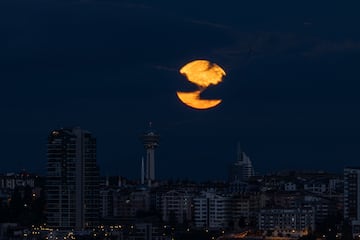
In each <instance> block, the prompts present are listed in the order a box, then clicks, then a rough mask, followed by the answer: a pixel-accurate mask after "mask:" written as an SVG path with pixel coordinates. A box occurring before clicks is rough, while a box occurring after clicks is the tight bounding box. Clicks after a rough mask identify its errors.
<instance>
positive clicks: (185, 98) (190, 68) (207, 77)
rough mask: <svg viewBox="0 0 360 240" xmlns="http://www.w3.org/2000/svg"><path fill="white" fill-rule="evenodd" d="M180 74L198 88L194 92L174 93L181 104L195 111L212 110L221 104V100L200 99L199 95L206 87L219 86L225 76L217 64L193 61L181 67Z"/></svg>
mask: <svg viewBox="0 0 360 240" xmlns="http://www.w3.org/2000/svg"><path fill="white" fill-rule="evenodd" d="M180 73H181V74H182V75H184V76H185V77H186V78H187V79H188V81H189V82H191V83H194V84H195V85H197V86H198V88H199V90H196V91H194V92H176V94H177V96H178V98H179V99H180V101H181V102H183V103H184V104H186V105H187V106H189V107H192V108H195V109H208V108H213V107H216V106H217V105H219V104H220V103H221V101H222V100H221V99H200V94H201V93H202V92H203V91H204V90H205V89H206V88H207V87H209V86H210V85H217V84H219V83H220V82H222V78H223V76H225V75H226V73H225V71H224V70H223V69H222V68H221V67H219V66H218V65H217V64H215V63H211V62H209V61H207V60H195V61H192V62H190V63H188V64H186V65H185V66H183V67H182V68H181V69H180Z"/></svg>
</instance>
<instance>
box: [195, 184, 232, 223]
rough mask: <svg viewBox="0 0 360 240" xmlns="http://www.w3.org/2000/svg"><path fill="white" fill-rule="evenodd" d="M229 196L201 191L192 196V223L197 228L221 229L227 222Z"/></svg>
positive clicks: (228, 218) (228, 219)
mask: <svg viewBox="0 0 360 240" xmlns="http://www.w3.org/2000/svg"><path fill="white" fill-rule="evenodd" d="M230 201H231V199H230V197H228V196H222V195H219V194H216V193H214V192H210V191H209V192H203V193H202V194H201V195H200V196H197V197H195V198H194V201H193V202H194V224H195V226H196V227H197V228H206V229H223V228H226V227H227V226H228V224H229V221H230V217H229V210H230Z"/></svg>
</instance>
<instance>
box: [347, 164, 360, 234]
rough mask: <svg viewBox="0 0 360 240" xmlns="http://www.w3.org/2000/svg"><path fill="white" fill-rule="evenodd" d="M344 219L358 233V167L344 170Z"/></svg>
mask: <svg viewBox="0 0 360 240" xmlns="http://www.w3.org/2000/svg"><path fill="white" fill-rule="evenodd" d="M344 219H345V221H349V222H350V223H351V225H352V231H353V233H356V234H357V233H360V167H357V168H350V167H347V168H345V169H344Z"/></svg>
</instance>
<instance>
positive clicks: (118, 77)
mask: <svg viewBox="0 0 360 240" xmlns="http://www.w3.org/2000/svg"><path fill="white" fill-rule="evenodd" d="M200 9H201V10H200ZM356 9H358V8H357V3H354V5H353V3H351V4H350V3H349V4H343V3H327V4H325V5H324V4H322V3H319V2H318V3H314V2H311V3H310V2H309V3H308V2H304V1H303V2H301V3H268V2H265V1H264V2H263V3H262V4H257V3H245V2H235V3H227V4H223V5H212V4H204V3H203V2H201V1H200V2H197V3H193V2H190V1H173V2H172V3H171V4H170V3H168V2H166V1H156V2H154V1H145V0H140V1H136V3H134V2H133V1H126V0H123V1H113V0H110V1H97V0H90V1H75V0H70V1H63V0H53V1H43V0H35V1H31V2H29V1H24V0H15V1H14V0H5V1H1V3H0V20H1V21H0V33H1V36H3V37H2V38H1V39H0V52H1V54H0V80H1V82H2V87H1V90H0V92H1V94H0V99H1V101H0V108H1V110H2V114H1V116H2V118H1V119H0V125H1V126H2V127H1V128H0V134H1V138H0V145H1V146H2V148H1V150H2V157H1V161H0V169H1V170H2V172H9V171H14V170H16V169H21V168H24V169H27V170H29V171H31V172H36V173H39V174H41V173H44V172H45V169H46V142H47V135H48V132H49V131H50V130H51V129H58V128H66V127H74V126H80V127H81V128H83V129H88V130H89V131H91V132H92V133H93V134H94V135H95V136H96V138H97V139H98V143H97V145H98V151H97V153H98V163H99V165H100V170H101V174H102V175H124V176H125V177H127V178H131V179H135V178H137V179H139V178H140V170H139V169H140V168H141V159H142V157H143V156H144V151H143V144H142V142H141V141H140V140H139V136H140V135H141V134H142V132H143V131H144V130H146V128H147V126H148V123H149V122H153V127H154V129H155V130H157V132H158V133H159V134H160V135H161V147H159V148H158V149H157V150H156V163H155V164H156V175H157V176H159V178H161V179H168V178H171V177H173V176H176V177H179V178H189V179H195V180H206V179H226V178H227V173H228V171H227V168H228V165H229V164H231V163H233V162H234V161H235V160H236V145H237V143H238V142H240V143H241V145H242V147H243V149H244V151H245V152H246V154H247V155H248V156H249V157H250V158H251V161H252V164H253V166H254V169H255V170H256V171H257V172H259V173H266V172H272V171H277V170H282V169H297V170H301V169H304V170H306V169H324V170H326V171H330V172H338V171H341V170H340V169H343V168H344V167H345V166H356V165H358V164H357V162H358V159H359V153H358V149H359V147H360V141H359V136H360V127H359V125H358V122H359V120H360V108H359V103H360V98H359V94H358V89H359V88H360V84H359V81H358V80H359V77H360V74H359V71H358V59H359V57H360V33H359V31H358V30H357V29H358V26H357V25H358V24H357V23H358V22H360V19H359V18H360V16H359V15H358V13H357V12H356ZM196 59H205V60H209V61H210V62H214V63H216V64H218V65H219V66H221V68H223V69H224V71H225V72H226V76H225V77H224V79H223V82H222V83H221V84H219V85H217V86H213V87H211V86H210V87H209V88H208V89H207V90H206V92H204V96H203V97H204V98H209V99H222V103H221V104H220V105H219V106H217V107H215V108H213V109H209V110H203V111H199V110H194V109H190V108H188V107H186V106H184V105H183V104H182V103H181V102H180V101H179V100H178V99H177V96H176V92H177V91H184V92H191V91H194V90H195V89H194V86H193V85H191V84H190V83H188V82H187V81H186V78H185V77H184V76H182V75H181V74H180V73H179V70H180V68H181V67H182V66H184V65H185V64H186V63H188V62H190V61H192V60H196ZM144 157H145V156H144Z"/></svg>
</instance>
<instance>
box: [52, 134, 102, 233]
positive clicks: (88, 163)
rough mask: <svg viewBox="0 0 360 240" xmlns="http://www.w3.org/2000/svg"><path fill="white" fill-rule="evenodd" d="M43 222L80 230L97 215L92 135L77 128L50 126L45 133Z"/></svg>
mask: <svg viewBox="0 0 360 240" xmlns="http://www.w3.org/2000/svg"><path fill="white" fill-rule="evenodd" d="M47 147H48V151H47V157H48V162H47V177H46V199H47V203H46V205H47V209H46V215H47V223H48V226H49V227H53V228H59V229H76V230H82V229H86V228H89V227H92V226H95V225H97V223H98V219H99V168H98V166H97V163H96V139H95V138H94V137H93V136H92V134H91V133H90V132H88V131H85V130H82V129H81V128H72V129H59V130H54V131H52V132H51V133H50V135H49V137H48V145H47Z"/></svg>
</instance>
